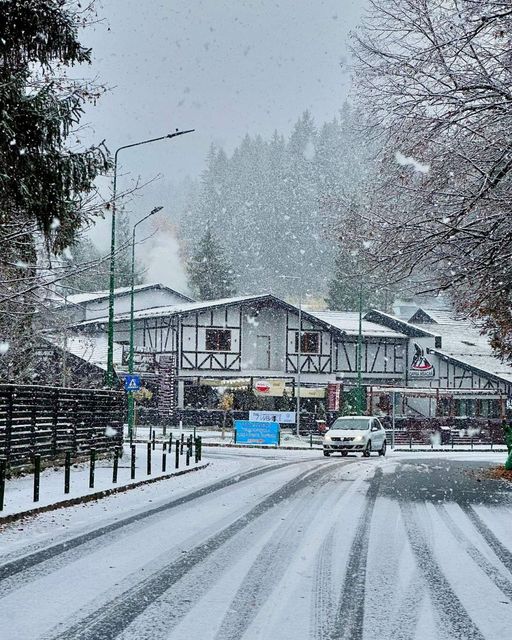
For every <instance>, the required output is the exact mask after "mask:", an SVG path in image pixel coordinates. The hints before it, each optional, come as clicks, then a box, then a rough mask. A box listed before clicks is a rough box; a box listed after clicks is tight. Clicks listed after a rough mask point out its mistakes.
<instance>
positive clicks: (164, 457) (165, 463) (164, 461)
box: [162, 449, 167, 473]
mask: <svg viewBox="0 0 512 640" xmlns="http://www.w3.org/2000/svg"><path fill="white" fill-rule="evenodd" d="M166 471H167V453H166V452H165V449H164V450H163V451H162V473H165V472H166Z"/></svg>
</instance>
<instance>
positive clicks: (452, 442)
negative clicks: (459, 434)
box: [452, 434, 453, 449]
mask: <svg viewBox="0 0 512 640" xmlns="http://www.w3.org/2000/svg"><path fill="white" fill-rule="evenodd" d="M452 449H453V434H452Z"/></svg>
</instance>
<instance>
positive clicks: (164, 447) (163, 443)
mask: <svg viewBox="0 0 512 640" xmlns="http://www.w3.org/2000/svg"><path fill="white" fill-rule="evenodd" d="M162 451H167V442H166V440H164V441H163V442H162Z"/></svg>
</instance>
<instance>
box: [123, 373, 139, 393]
mask: <svg viewBox="0 0 512 640" xmlns="http://www.w3.org/2000/svg"><path fill="white" fill-rule="evenodd" d="M139 389H140V376H132V375H129V376H126V378H125V379H124V390H125V391H138V390H139Z"/></svg>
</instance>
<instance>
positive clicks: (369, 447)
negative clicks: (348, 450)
mask: <svg viewBox="0 0 512 640" xmlns="http://www.w3.org/2000/svg"><path fill="white" fill-rule="evenodd" d="M371 452H372V441H371V440H368V444H367V445H366V449H365V450H364V451H363V458H369V457H370V453H371Z"/></svg>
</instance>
